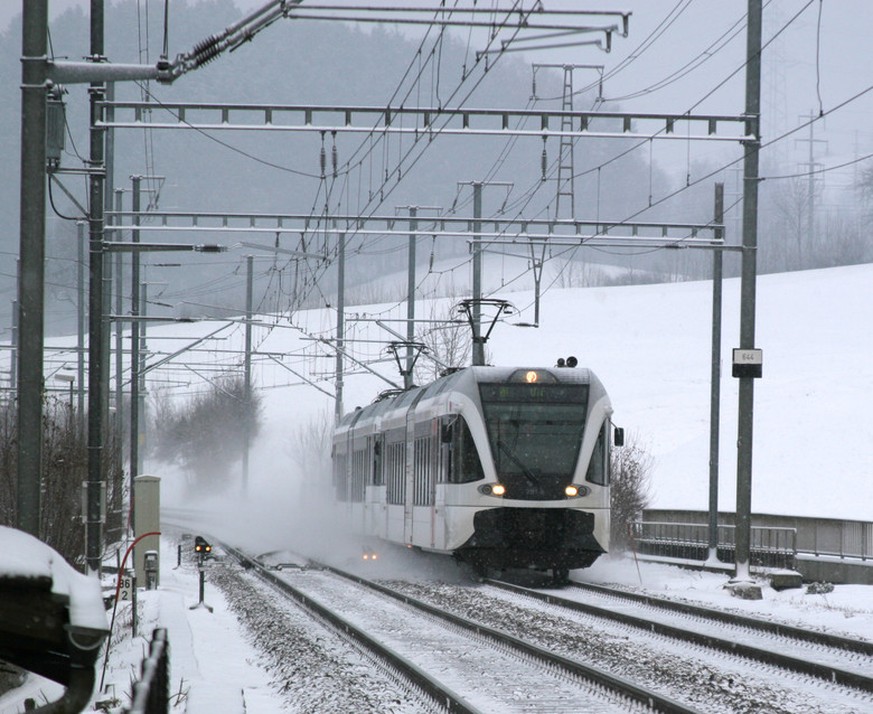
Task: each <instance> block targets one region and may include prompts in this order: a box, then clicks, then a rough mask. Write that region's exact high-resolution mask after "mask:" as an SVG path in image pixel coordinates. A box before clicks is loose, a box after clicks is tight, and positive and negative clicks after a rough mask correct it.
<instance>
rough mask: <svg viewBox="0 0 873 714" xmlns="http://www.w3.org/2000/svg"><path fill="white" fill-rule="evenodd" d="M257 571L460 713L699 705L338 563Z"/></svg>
mask: <svg viewBox="0 0 873 714" xmlns="http://www.w3.org/2000/svg"><path fill="white" fill-rule="evenodd" d="M226 549H227V550H228V552H230V553H232V554H233V555H234V556H235V557H236V558H237V559H238V560H239V561H240V562H241V563H243V564H244V565H245V567H246V568H248V569H249V570H250V571H252V572H255V573H257V575H258V576H259V577H260V578H262V579H264V580H266V581H268V582H269V583H270V584H271V585H272V586H273V587H275V588H277V589H278V590H279V591H281V592H282V593H285V594H287V595H288V596H289V597H292V598H293V599H294V600H296V601H297V602H298V603H300V604H301V605H303V606H304V607H305V608H307V609H308V610H310V611H312V612H314V613H316V614H317V616H318V617H319V618H321V619H323V620H326V621H329V622H330V623H331V624H332V626H333V627H335V628H338V629H340V630H341V631H342V632H343V633H344V634H345V635H346V636H347V637H350V638H353V639H354V640H355V641H357V642H358V643H360V645H361V646H364V647H366V648H367V649H369V650H371V651H373V652H376V653H377V654H378V656H379V657H380V658H382V659H383V660H384V661H385V662H386V663H387V666H389V667H390V668H391V669H392V670H393V671H396V672H400V673H402V676H403V677H406V678H407V679H408V680H409V682H410V683H411V686H414V687H416V688H418V689H419V690H421V691H422V692H424V693H426V695H427V696H428V697H429V698H430V699H431V701H432V702H433V703H434V705H435V706H438V707H439V708H441V709H442V710H444V711H450V712H482V713H485V712H496V711H500V712H513V711H518V712H522V711H524V712H535V711H542V712H550V713H555V714H558V713H559V712H574V713H584V712H628V711H631V712H632V711H658V712H676V713H680V712H695V711H698V710H697V709H694V708H692V707H689V706H686V705H683V704H681V703H679V702H677V701H674V700H673V699H671V698H670V697H668V696H665V695H663V694H658V693H655V692H653V691H650V690H649V689H647V688H646V687H643V686H639V685H637V684H634V683H632V682H630V681H626V680H624V679H622V678H620V677H616V676H614V675H610V674H608V673H606V672H603V671H600V670H598V669H597V668H594V667H590V666H588V665H585V664H583V663H580V662H576V661H574V660H572V659H571V658H567V657H563V656H561V655H557V654H555V653H553V652H549V651H548V650H547V649H545V648H541V647H538V646H536V645H533V644H531V643H529V642H526V641H524V640H522V639H520V638H517V637H514V636H512V635H509V634H507V633H504V632H501V631H499V630H498V629H497V628H491V627H486V626H484V625H482V624H481V623H477V622H474V621H471V620H469V619H467V618H463V617H459V616H458V615H453V614H451V613H447V612H445V610H444V609H443V608H440V607H439V606H437V605H432V604H427V603H424V602H420V601H418V600H416V599H415V598H412V597H410V596H409V595H405V594H403V593H399V592H397V591H396V590H393V589H391V588H387V587H385V586H382V585H379V584H376V583H372V582H370V581H367V580H364V579H362V578H358V577H356V576H353V575H350V574H348V573H343V572H341V571H338V570H335V569H332V568H319V569H315V568H306V569H298V568H292V569H286V570H282V571H276V570H274V569H271V568H267V567H265V566H263V565H262V564H260V563H259V562H257V561H255V560H254V559H252V558H251V557H249V556H247V555H246V554H244V553H242V552H240V551H238V550H235V549H233V548H229V547H226Z"/></svg>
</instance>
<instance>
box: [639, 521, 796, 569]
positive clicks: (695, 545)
mask: <svg viewBox="0 0 873 714" xmlns="http://www.w3.org/2000/svg"><path fill="white" fill-rule="evenodd" d="M631 536H632V538H633V542H634V543H635V546H636V549H637V552H639V553H641V554H644V555H658V556H663V557H669V558H682V559H686V560H700V561H703V560H706V559H707V558H708V557H709V526H707V525H705V524H700V523H667V522H654V521H637V522H635V523H632V524H631ZM735 550H736V529H735V527H734V526H732V525H720V526H719V527H718V547H717V558H718V560H719V561H720V562H723V563H733V562H734V555H735ZM796 555H797V530H796V529H795V528H782V527H760V526H753V527H752V529H751V544H750V556H751V563H752V565H756V566H762V567H770V568H786V569H793V568H794V559H795V556H796Z"/></svg>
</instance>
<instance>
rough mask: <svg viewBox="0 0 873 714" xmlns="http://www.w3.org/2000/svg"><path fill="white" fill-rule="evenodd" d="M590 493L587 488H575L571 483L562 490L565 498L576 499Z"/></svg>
mask: <svg viewBox="0 0 873 714" xmlns="http://www.w3.org/2000/svg"><path fill="white" fill-rule="evenodd" d="M589 493H591V489H589V488H588V487H587V486H577V485H576V484H575V483H571V484H570V485H569V486H567V487H566V488H565V489H564V495H565V496H566V497H567V498H576V497H577V496H587V495H588V494H589Z"/></svg>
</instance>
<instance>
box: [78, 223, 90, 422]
mask: <svg viewBox="0 0 873 714" xmlns="http://www.w3.org/2000/svg"><path fill="white" fill-rule="evenodd" d="M76 228H77V239H78V243H79V245H78V249H79V250H78V257H79V259H78V261H77V263H76V290H77V293H78V295H77V297H76V326H77V330H76V335H77V341H76V391H77V402H76V435H77V436H84V433H85V429H84V424H85V422H84V419H85V302H86V301H87V295H86V290H85V222H84V221H77V222H76Z"/></svg>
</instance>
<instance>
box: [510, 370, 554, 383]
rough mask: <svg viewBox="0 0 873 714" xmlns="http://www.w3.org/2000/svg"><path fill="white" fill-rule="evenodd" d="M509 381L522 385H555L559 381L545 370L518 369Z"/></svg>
mask: <svg viewBox="0 0 873 714" xmlns="http://www.w3.org/2000/svg"><path fill="white" fill-rule="evenodd" d="M507 381H509V382H521V383H522V384H555V383H557V381H558V379H557V377H555V375H554V374H552V373H551V372H549V371H548V370H545V369H517V370H515V371H514V372H513V373H512V374H511V375H509V379H508V380H507Z"/></svg>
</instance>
